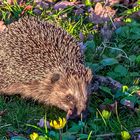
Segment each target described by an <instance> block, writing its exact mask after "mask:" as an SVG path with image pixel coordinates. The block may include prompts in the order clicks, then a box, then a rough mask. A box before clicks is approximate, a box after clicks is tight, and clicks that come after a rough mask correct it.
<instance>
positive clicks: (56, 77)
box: [51, 73, 60, 84]
mask: <svg viewBox="0 0 140 140" xmlns="http://www.w3.org/2000/svg"><path fill="white" fill-rule="evenodd" d="M59 79H60V74H59V73H53V74H52V77H51V83H52V84H54V83H55V82H57V81H58V80H59Z"/></svg>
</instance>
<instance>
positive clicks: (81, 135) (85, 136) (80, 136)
mask: <svg viewBox="0 0 140 140" xmlns="http://www.w3.org/2000/svg"><path fill="white" fill-rule="evenodd" d="M78 138H80V140H82V139H87V138H88V135H87V134H78Z"/></svg>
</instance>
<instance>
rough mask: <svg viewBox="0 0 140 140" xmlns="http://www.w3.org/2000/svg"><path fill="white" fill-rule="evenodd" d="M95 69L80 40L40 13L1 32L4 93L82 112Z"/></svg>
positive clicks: (73, 112) (1, 89)
mask: <svg viewBox="0 0 140 140" xmlns="http://www.w3.org/2000/svg"><path fill="white" fill-rule="evenodd" d="M91 79H92V72H91V70H90V69H89V68H88V67H86V66H85V65H84V57H83V53H82V49H81V47H80V45H79V43H78V41H77V40H76V39H75V38H74V37H73V36H72V35H70V34H68V33H67V32H66V31H65V30H64V29H62V28H61V27H59V26H58V25H56V24H53V23H50V22H48V21H45V20H43V19H40V18H38V17H32V16H31V17H28V16H27V17H26V16H25V17H23V18H20V19H19V20H18V21H15V22H13V23H11V24H9V25H7V28H6V30H4V31H2V32H1V33H0V93H1V95H2V94H7V95H14V94H20V95H21V97H23V98H32V99H33V100H35V101H39V102H42V103H44V104H45V105H51V106H55V107H58V108H60V109H62V110H64V111H65V112H67V113H68V112H69V116H70V117H73V118H74V117H76V116H79V115H80V114H81V113H83V112H84V111H85V110H86V108H87V101H88V95H89V94H90V83H91Z"/></svg>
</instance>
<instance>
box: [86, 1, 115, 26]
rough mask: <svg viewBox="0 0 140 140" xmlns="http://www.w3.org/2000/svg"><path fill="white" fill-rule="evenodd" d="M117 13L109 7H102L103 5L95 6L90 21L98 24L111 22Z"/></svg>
mask: <svg viewBox="0 0 140 140" xmlns="http://www.w3.org/2000/svg"><path fill="white" fill-rule="evenodd" d="M115 13H116V11H115V10H113V9H112V8H111V7H109V6H102V4H101V3H99V2H98V3H97V4H96V5H95V8H94V11H93V12H91V14H90V17H89V18H90V20H91V21H92V22H94V23H96V24H98V23H104V22H106V21H110V19H112V18H113V17H114V15H115Z"/></svg>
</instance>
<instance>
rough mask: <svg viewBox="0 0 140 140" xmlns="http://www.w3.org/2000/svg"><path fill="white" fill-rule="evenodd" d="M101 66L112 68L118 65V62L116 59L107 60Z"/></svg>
mask: <svg viewBox="0 0 140 140" xmlns="http://www.w3.org/2000/svg"><path fill="white" fill-rule="evenodd" d="M100 64H102V65H104V66H110V65H114V64H118V60H117V59H115V58H105V59H103V60H102V61H101V62H100Z"/></svg>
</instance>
